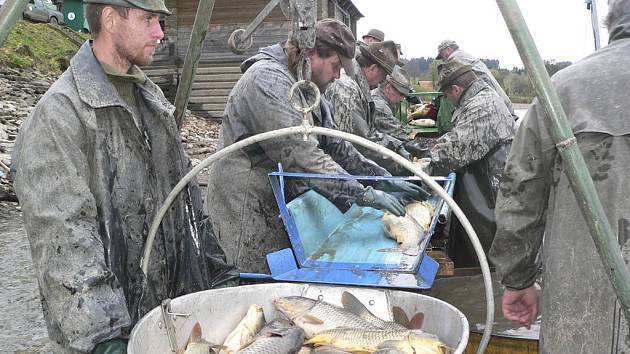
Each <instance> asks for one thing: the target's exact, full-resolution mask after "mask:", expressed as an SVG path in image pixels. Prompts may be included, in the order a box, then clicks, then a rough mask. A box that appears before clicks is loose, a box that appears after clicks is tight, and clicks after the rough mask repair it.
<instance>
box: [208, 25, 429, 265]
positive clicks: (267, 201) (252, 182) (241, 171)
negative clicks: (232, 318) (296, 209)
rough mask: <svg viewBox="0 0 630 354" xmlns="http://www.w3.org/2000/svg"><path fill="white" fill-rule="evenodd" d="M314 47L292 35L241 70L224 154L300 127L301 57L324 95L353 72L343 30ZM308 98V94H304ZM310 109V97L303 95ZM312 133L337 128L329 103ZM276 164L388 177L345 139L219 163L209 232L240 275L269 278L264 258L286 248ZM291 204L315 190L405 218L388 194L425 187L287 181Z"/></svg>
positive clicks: (295, 144)
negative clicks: (293, 97) (292, 96)
mask: <svg viewBox="0 0 630 354" xmlns="http://www.w3.org/2000/svg"><path fill="white" fill-rule="evenodd" d="M315 32H316V40H315V46H314V48H312V49H304V48H299V46H298V41H297V39H296V38H295V37H293V36H292V35H291V34H289V38H288V40H287V41H286V42H284V43H279V44H275V45H272V46H269V47H265V48H261V49H260V50H259V52H258V54H256V55H254V56H253V57H251V58H249V59H247V60H245V61H244V62H243V63H242V64H241V71H243V76H242V77H241V78H240V79H239V81H238V82H237V83H236V86H235V87H234V89H233V90H232V92H231V93H230V96H229V98H228V103H227V106H226V108H225V113H224V115H223V121H222V124H221V131H220V133H219V148H223V147H226V146H229V145H231V144H233V143H235V142H237V141H239V140H242V139H244V138H246V137H249V136H252V135H256V134H259V133H263V132H268V131H271V130H276V129H280V128H288V127H295V126H299V125H300V124H301V123H302V119H303V115H302V114H301V113H300V112H299V111H297V110H296V109H295V108H294V107H293V105H292V104H291V102H290V101H289V91H290V90H291V87H292V86H293V84H295V83H296V82H297V63H298V59H299V55H300V54H304V55H306V56H308V58H309V60H310V65H311V68H312V77H311V80H312V81H313V82H314V83H315V84H316V85H317V87H318V88H319V90H320V92H324V90H325V89H326V86H328V84H329V83H330V82H332V81H333V80H335V79H336V78H339V71H340V70H341V68H342V66H343V68H344V69H345V70H346V72H348V73H352V70H353V67H352V58H353V57H354V36H353V34H352V32H351V31H350V29H349V28H348V27H347V26H346V25H345V24H343V23H341V22H340V21H337V20H333V19H325V20H321V21H319V22H317V24H316V28H315ZM305 91H306V90H305ZM304 95H305V97H306V100H304V99H301V100H302V102H301V104H302V105H303V106H306V102H307V101H308V102H312V101H313V100H314V99H313V91H307V92H304ZM308 119H309V123H310V124H312V125H314V126H319V127H326V128H333V127H334V125H333V120H332V116H331V113H330V109H329V105H328V102H327V101H326V100H325V99H324V98H323V97H322V100H321V102H320V105H319V107H316V108H315V109H314V111H313V112H312V114H310V115H309V117H308ZM278 163H281V164H282V167H283V169H284V170H285V171H287V172H304V173H316V174H329V175H347V174H353V175H371V176H378V175H386V174H387V171H385V170H384V169H383V168H381V167H379V166H378V165H376V164H375V163H374V162H372V161H370V160H368V159H366V158H365V157H363V156H362V155H361V154H360V153H358V152H357V150H356V149H355V148H354V147H353V146H352V144H350V143H348V142H345V141H343V140H340V139H337V138H332V137H327V136H317V135H309V136H308V137H307V139H306V140H304V137H303V136H302V135H292V136H287V137H282V138H273V139H271V140H267V141H263V142H259V143H257V144H255V145H251V146H249V147H247V148H244V149H242V150H239V151H238V152H235V153H233V154H231V155H228V156H226V157H224V158H222V159H220V160H218V161H217V162H216V163H215V165H214V166H213V167H212V169H211V170H210V175H209V178H208V196H207V203H206V205H207V206H208V210H209V213H210V218H211V221H212V226H213V229H214V231H215V232H216V233H217V236H218V238H219V241H220V242H221V245H222V246H223V248H224V249H225V252H226V255H227V258H228V261H229V262H232V263H233V264H234V265H235V266H236V267H238V268H239V269H240V270H242V271H247V272H259V273H261V272H262V273H268V272H269V270H268V268H267V263H266V259H265V256H266V255H267V254H268V253H271V252H273V251H277V250H280V249H282V248H287V247H289V245H290V244H289V239H288V236H287V234H286V232H285V230H284V227H283V224H282V220H281V219H280V217H279V216H278V215H279V210H278V206H277V205H276V201H275V198H274V196H273V192H272V190H271V185H270V183H269V179H268V173H270V172H273V171H276V170H277V168H278ZM285 183H287V194H288V197H289V199H290V198H292V197H296V196H298V195H300V194H302V193H304V192H306V191H307V190H309V189H313V190H315V191H317V192H318V193H320V194H322V195H323V196H324V197H326V198H328V199H329V200H330V201H331V202H333V203H334V204H335V205H336V206H337V207H338V208H339V209H341V210H342V211H344V212H345V211H346V210H348V209H349V208H350V206H351V205H352V204H353V203H356V204H358V205H362V206H371V207H375V208H378V209H384V210H387V211H390V212H391V213H393V214H395V215H404V213H405V211H404V207H403V202H402V201H401V200H399V199H398V197H395V196H393V195H391V194H389V193H387V192H388V191H399V192H403V194H405V195H407V196H409V197H411V198H414V199H419V198H421V197H422V196H424V197H425V198H426V195H427V194H426V192H425V191H423V190H422V189H421V188H420V187H418V186H416V185H414V184H411V183H408V182H403V181H381V182H378V183H375V184H373V185H372V186H364V185H362V184H361V183H359V182H358V181H356V180H341V179H336V180H331V179H290V180H287V181H286V182H285Z"/></svg>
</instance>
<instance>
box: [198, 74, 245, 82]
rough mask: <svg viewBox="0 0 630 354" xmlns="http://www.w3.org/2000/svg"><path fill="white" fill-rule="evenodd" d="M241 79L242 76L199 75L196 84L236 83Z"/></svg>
mask: <svg viewBox="0 0 630 354" xmlns="http://www.w3.org/2000/svg"><path fill="white" fill-rule="evenodd" d="M240 78H241V74H201V75H200V74H197V75H195V82H208V81H215V82H219V81H220V82H236V81H238V79H240Z"/></svg>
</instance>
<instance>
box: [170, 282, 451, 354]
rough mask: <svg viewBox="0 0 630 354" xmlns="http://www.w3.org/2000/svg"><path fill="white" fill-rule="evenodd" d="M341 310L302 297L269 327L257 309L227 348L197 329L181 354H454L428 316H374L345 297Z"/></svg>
mask: <svg viewBox="0 0 630 354" xmlns="http://www.w3.org/2000/svg"><path fill="white" fill-rule="evenodd" d="M341 303H342V305H343V307H338V306H335V305H332V304H329V303H327V302H324V301H322V300H313V299H309V298H306V297H301V296H289V297H282V298H278V299H275V300H274V301H273V305H274V307H275V308H276V310H277V311H278V312H279V313H280V314H281V315H282V317H278V318H276V319H274V320H272V321H270V322H268V323H267V322H266V321H265V316H264V313H263V310H262V307H261V306H259V305H251V306H250V308H249V310H248V311H247V314H246V315H245V317H244V318H243V319H242V320H241V321H240V322H239V324H238V325H237V326H236V328H235V329H234V330H233V331H232V332H231V333H230V334H229V335H228V337H227V339H226V340H225V341H224V343H223V344H222V345H217V344H212V343H209V342H207V341H205V340H204V339H203V338H202V336H201V326H200V325H199V323H196V324H195V326H194V327H193V330H192V333H191V335H190V338H189V340H188V343H187V344H186V346H185V348H182V349H180V350H179V351H178V354H202V353H203V354H208V353H213V354H246V353H247V354H249V353H252V354H253V353H261V354H292V353H299V354H307V353H320V354H335V353H337V354H342V353H379V354H407V353H409V354H412V353H426V354H449V353H452V351H453V350H452V349H451V348H449V347H447V346H446V345H445V344H444V343H442V342H441V341H440V340H439V338H438V337H437V336H435V335H432V334H429V333H425V332H423V331H422V330H421V329H420V328H421V326H422V322H423V320H424V314H422V313H419V314H416V315H415V316H413V317H412V318H411V320H409V319H408V318H407V315H406V314H405V313H404V311H403V310H402V309H400V308H397V307H395V308H393V309H392V312H393V314H394V318H395V319H396V321H394V322H390V321H385V320H382V319H381V318H379V317H377V316H375V315H374V314H372V313H371V312H370V311H369V310H368V309H367V308H366V307H365V305H363V303H361V301H359V300H358V299H357V298H356V297H355V296H354V295H352V294H350V293H349V292H343V294H342V298H341Z"/></svg>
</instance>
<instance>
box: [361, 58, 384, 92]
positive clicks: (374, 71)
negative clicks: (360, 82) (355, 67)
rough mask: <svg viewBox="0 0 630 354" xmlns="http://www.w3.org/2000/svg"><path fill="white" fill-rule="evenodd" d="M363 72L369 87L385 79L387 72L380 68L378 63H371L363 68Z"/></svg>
mask: <svg viewBox="0 0 630 354" xmlns="http://www.w3.org/2000/svg"><path fill="white" fill-rule="evenodd" d="M363 74H364V75H365V78H366V79H367V82H368V85H370V87H375V86H376V85H378V84H380V83H381V82H383V80H385V78H386V77H387V72H386V71H385V69H383V68H381V67H380V66H379V65H378V64H372V65H369V66H367V67H364V68H363Z"/></svg>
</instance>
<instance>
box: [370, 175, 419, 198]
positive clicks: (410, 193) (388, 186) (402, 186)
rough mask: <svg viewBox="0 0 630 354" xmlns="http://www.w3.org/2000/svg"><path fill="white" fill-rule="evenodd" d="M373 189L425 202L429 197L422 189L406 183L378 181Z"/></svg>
mask: <svg viewBox="0 0 630 354" xmlns="http://www.w3.org/2000/svg"><path fill="white" fill-rule="evenodd" d="M374 188H376V189H378V190H382V191H384V192H401V193H403V194H404V195H405V196H407V197H409V198H411V199H413V200H427V199H429V197H430V196H431V193H429V192H427V191H425V190H424V189H422V187H420V186H418V185H416V184H413V183H411V182H407V181H394V180H380V181H378V182H376V184H375V185H374Z"/></svg>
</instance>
